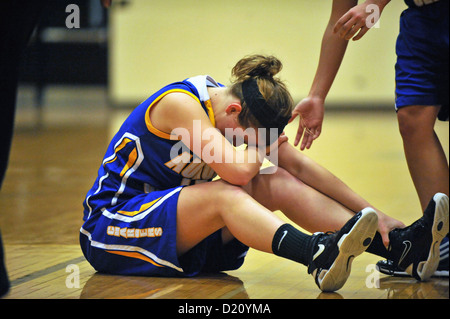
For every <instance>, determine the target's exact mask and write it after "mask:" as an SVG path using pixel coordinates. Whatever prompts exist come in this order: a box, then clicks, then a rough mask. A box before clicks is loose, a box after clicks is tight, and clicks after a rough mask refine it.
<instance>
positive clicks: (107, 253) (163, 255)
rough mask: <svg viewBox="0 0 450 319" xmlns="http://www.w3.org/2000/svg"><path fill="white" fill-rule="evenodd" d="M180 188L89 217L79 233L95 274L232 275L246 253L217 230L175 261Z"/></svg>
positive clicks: (140, 198)
mask: <svg viewBox="0 0 450 319" xmlns="http://www.w3.org/2000/svg"><path fill="white" fill-rule="evenodd" d="M181 190H182V187H178V188H172V189H168V190H164V191H154V192H151V193H148V194H142V195H138V196H136V197H134V198H132V199H130V200H128V201H127V202H126V203H125V204H122V205H117V206H116V207H114V209H104V210H103V211H102V212H101V213H96V214H92V215H91V216H90V218H89V219H88V220H87V221H86V222H85V224H84V225H83V227H82V228H81V232H80V244H81V248H82V251H83V254H84V256H85V257H86V259H87V260H88V261H89V263H90V264H91V265H92V266H93V267H94V268H95V269H96V270H97V271H99V272H103V273H108V274H116V275H137V276H169V277H174V276H181V277H183V276H185V277H190V276H195V275H197V274H199V273H211V272H221V271H227V270H235V269H238V268H239V267H240V266H242V264H243V262H244V258H245V255H246V253H247V251H248V249H249V248H248V247H247V246H245V245H244V244H242V243H241V242H239V241H238V240H237V239H233V240H232V241H231V242H229V243H227V244H225V245H224V244H223V243H222V236H221V230H218V231H217V232H215V233H214V234H212V235H210V236H209V237H207V238H206V239H204V240H203V241H202V242H200V243H199V244H198V245H196V246H195V247H194V248H192V249H191V250H190V251H188V252H187V253H185V254H184V255H182V256H180V257H178V256H177V252H176V227H177V225H176V223H177V218H176V217H177V204H178V197H179V194H180V191H181Z"/></svg>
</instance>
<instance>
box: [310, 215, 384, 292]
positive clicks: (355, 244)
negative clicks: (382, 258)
mask: <svg viewBox="0 0 450 319" xmlns="http://www.w3.org/2000/svg"><path fill="white" fill-rule="evenodd" d="M377 229H378V215H377V213H376V212H375V211H374V210H373V209H371V208H365V209H363V210H362V216H361V218H360V219H359V220H358V221H357V222H356V223H355V225H353V227H352V229H351V230H350V231H349V232H348V233H347V234H345V235H343V236H342V238H341V239H340V240H339V242H338V244H337V245H338V247H339V254H338V256H337V257H336V260H335V261H334V263H333V264H332V265H331V267H330V269H328V270H327V269H324V270H322V272H321V273H320V274H319V277H318V278H317V282H318V284H319V288H320V289H321V290H322V291H324V292H333V291H336V290H339V289H341V288H342V287H343V286H344V284H345V282H346V281H347V279H348V277H349V276H350V271H351V266H352V262H353V260H354V259H355V258H356V257H357V256H359V255H360V254H362V253H363V252H364V251H365V250H366V249H367V247H369V245H370V243H371V242H372V239H373V237H374V236H375V232H376V231H377Z"/></svg>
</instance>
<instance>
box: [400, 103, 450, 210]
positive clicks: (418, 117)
mask: <svg viewBox="0 0 450 319" xmlns="http://www.w3.org/2000/svg"><path fill="white" fill-rule="evenodd" d="M438 112H439V107H435V106H407V107H402V108H400V109H399V110H398V115H397V117H398V123H399V129H400V133H401V136H402V139H403V146H404V151H405V156H406V161H407V163H408V168H409V171H410V173H411V177H412V180H413V182H414V185H415V187H416V190H417V193H418V195H419V199H420V203H421V206H422V211H425V209H426V207H427V205H428V203H429V201H430V199H431V198H432V197H433V196H434V194H436V193H438V192H441V193H444V194H446V195H447V196H448V195H449V182H448V181H449V168H448V163H447V159H446V156H445V153H444V150H443V148H442V145H441V143H440V141H439V139H438V137H437V135H436V133H435V131H434V124H435V122H436V117H437V114H438Z"/></svg>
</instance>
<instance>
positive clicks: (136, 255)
mask: <svg viewBox="0 0 450 319" xmlns="http://www.w3.org/2000/svg"><path fill="white" fill-rule="evenodd" d="M106 252H107V253H110V254H116V255H120V256H125V257H131V258H137V259H141V260H143V261H146V262H148V263H151V264H153V265H155V266H156V267H164V266H162V265H159V264H157V263H156V262H154V261H153V260H151V259H150V258H148V257H146V256H143V255H141V254H140V253H138V252H126V251H116V250H106Z"/></svg>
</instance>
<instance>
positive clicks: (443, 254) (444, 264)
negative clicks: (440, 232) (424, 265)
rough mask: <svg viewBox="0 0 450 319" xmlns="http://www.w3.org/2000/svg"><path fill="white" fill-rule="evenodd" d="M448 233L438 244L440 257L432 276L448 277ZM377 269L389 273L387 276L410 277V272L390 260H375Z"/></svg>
mask: <svg viewBox="0 0 450 319" xmlns="http://www.w3.org/2000/svg"><path fill="white" fill-rule="evenodd" d="M448 247H449V246H448V234H447V236H446V237H445V238H444V240H442V242H441V245H440V246H439V250H440V258H439V265H438V267H437V269H436V271H435V272H434V274H433V275H432V277H445V278H448V277H449V276H448V273H449V271H448V270H449V269H448V251H449V249H448ZM376 267H377V270H378V271H379V272H381V273H382V274H385V275H389V276H395V277H411V275H410V274H408V273H407V272H406V271H404V270H402V269H400V268H399V267H397V265H395V264H394V262H393V261H392V260H386V259H385V260H380V261H379V262H377V266H376Z"/></svg>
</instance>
